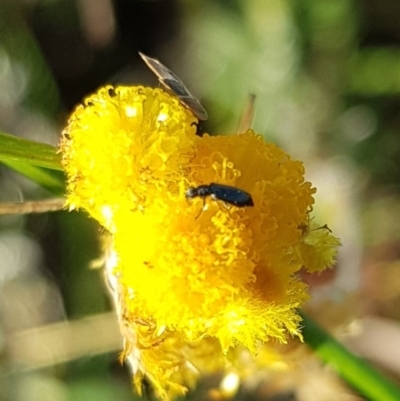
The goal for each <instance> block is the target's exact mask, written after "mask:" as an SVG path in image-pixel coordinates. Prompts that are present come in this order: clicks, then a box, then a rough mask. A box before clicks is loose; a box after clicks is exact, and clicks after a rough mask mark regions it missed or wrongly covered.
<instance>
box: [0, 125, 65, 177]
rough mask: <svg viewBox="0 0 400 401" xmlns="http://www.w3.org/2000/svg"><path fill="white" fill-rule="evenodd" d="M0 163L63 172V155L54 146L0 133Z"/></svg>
mask: <svg viewBox="0 0 400 401" xmlns="http://www.w3.org/2000/svg"><path fill="white" fill-rule="evenodd" d="M0 161H5V162H7V161H10V162H13V161H14V162H22V163H26V164H30V165H34V166H38V167H45V168H47V169H50V170H59V171H62V167H61V155H60V154H58V153H57V149H56V148H55V147H54V146H50V145H46V144H44V143H40V142H35V141H31V140H28V139H23V138H18V137H16V136H13V135H8V134H5V133H3V132H0Z"/></svg>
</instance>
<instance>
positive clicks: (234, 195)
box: [185, 182, 254, 207]
mask: <svg viewBox="0 0 400 401" xmlns="http://www.w3.org/2000/svg"><path fill="white" fill-rule="evenodd" d="M185 196H186V198H195V197H197V196H198V197H200V198H206V197H207V196H210V197H211V198H212V199H214V200H220V201H223V202H226V203H229V204H231V205H234V206H238V207H243V206H254V202H253V198H252V197H251V195H250V194H249V193H248V192H246V191H243V189H239V188H236V187H231V186H230V185H222V184H215V183H213V182H212V183H211V184H209V185H199V186H198V187H191V188H188V189H187V191H186V192H185Z"/></svg>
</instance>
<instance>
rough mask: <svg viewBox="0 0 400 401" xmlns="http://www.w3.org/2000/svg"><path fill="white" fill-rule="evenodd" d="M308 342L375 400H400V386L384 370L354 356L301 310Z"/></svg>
mask: <svg viewBox="0 0 400 401" xmlns="http://www.w3.org/2000/svg"><path fill="white" fill-rule="evenodd" d="M301 316H302V318H303V323H304V328H303V330H302V333H303V337H304V341H305V342H306V344H307V345H309V346H310V347H311V348H312V349H313V350H314V351H315V352H316V353H317V355H318V356H319V358H320V359H321V360H323V361H324V362H326V363H328V364H329V365H331V366H333V367H334V368H335V370H336V371H337V372H338V373H339V375H340V376H341V377H342V378H343V379H345V380H346V381H347V382H348V383H349V384H350V385H351V386H352V387H354V388H355V389H356V390H357V391H358V392H360V393H361V394H362V395H363V396H365V397H367V399H368V400H371V401H399V400H400V388H399V387H398V386H396V384H395V383H393V382H392V381H390V380H388V379H387V378H385V377H384V376H383V375H382V374H381V373H380V372H378V371H377V370H375V369H374V368H373V367H372V366H370V365H369V364H368V363H366V362H365V361H364V360H363V359H361V358H359V357H357V356H355V355H353V354H352V353H351V352H349V351H348V350H347V349H346V348H344V347H343V346H342V345H341V344H340V343H339V342H338V341H336V340H335V339H334V338H333V337H332V336H331V335H330V334H329V333H327V332H326V331H325V330H323V329H322V328H321V327H320V326H319V325H317V323H315V322H314V321H313V320H312V319H311V318H309V317H308V316H307V315H305V314H304V313H301Z"/></svg>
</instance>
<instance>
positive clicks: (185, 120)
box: [60, 87, 338, 399]
mask: <svg viewBox="0 0 400 401" xmlns="http://www.w3.org/2000/svg"><path fill="white" fill-rule="evenodd" d="M196 122H197V120H196V119H195V118H194V117H193V115H192V114H191V112H190V111H189V110H187V109H185V108H184V107H183V106H182V105H181V104H180V103H179V101H178V100H177V98H175V97H174V96H171V95H169V94H167V93H165V92H163V91H162V90H160V89H150V88H144V87H117V88H112V87H106V88H104V89H101V90H100V91H99V92H98V93H97V94H95V95H93V96H91V97H89V98H87V99H86V101H85V104H84V105H83V106H79V107H78V108H77V109H76V110H75V112H74V114H73V115H72V117H71V119H70V121H69V124H68V127H67V128H66V129H65V130H64V133H63V138H62V141H61V147H60V149H61V152H62V155H63V165H64V168H65V171H66V174H67V180H68V186H67V188H68V193H67V196H68V204H69V206H70V208H83V209H85V210H87V211H88V212H89V213H90V214H91V215H92V216H93V217H94V218H96V219H97V220H98V221H99V222H100V223H101V224H102V225H103V226H104V227H105V228H107V229H108V230H109V231H110V232H111V233H112V245H111V251H110V254H112V255H113V258H112V263H111V264H110V266H111V268H110V269H109V270H108V271H109V281H110V282H114V287H113V291H114V298H115V299H116V304H117V311H118V314H119V318H120V324H121V331H122V334H123V336H124V339H125V343H126V347H125V351H124V353H123V356H124V357H125V358H127V359H128V361H129V363H130V365H131V366H132V368H133V371H134V373H135V384H136V387H137V388H138V389H139V391H140V383H141V379H142V377H144V376H146V377H147V378H148V380H150V381H151V383H152V384H153V385H154V388H155V389H156V392H157V394H158V396H159V397H161V398H163V399H170V398H172V397H174V396H177V395H180V394H183V393H185V391H186V390H187V388H188V387H191V386H193V385H194V384H195V382H196V380H197V378H198V377H199V375H200V374H203V373H206V372H213V371H215V370H227V369H229V368H230V367H232V366H236V365H238V364H240V363H241V361H240V360H239V359H238V358H237V357H236V356H235V355H240V354H241V353H240V352H237V350H238V349H247V350H249V351H250V353H252V354H253V355H254V354H255V353H257V351H258V349H259V347H260V345H261V344H263V343H265V342H267V341H269V340H274V341H278V342H280V343H285V342H286V340H287V337H288V335H292V336H298V337H301V334H300V331H299V323H300V320H301V319H300V317H299V316H298V314H297V313H296V310H297V309H298V308H300V307H301V306H302V304H303V303H304V302H305V300H307V298H308V293H307V287H306V285H305V284H304V283H302V282H301V281H300V280H299V279H298V278H297V275H296V273H297V272H298V271H299V270H300V269H301V268H302V266H303V265H308V264H310V265H312V266H311V269H312V270H313V271H315V270H321V269H323V268H325V267H327V265H328V264H329V262H333V260H334V257H335V254H336V249H337V245H338V243H337V242H335V240H336V239H334V237H333V236H332V235H331V233H330V231H328V230H320V233H318V234H317V235H315V234H312V236H310V235H305V232H307V233H308V232H310V233H314V231H312V230H309V229H308V228H307V227H308V221H309V213H310V211H311V210H312V205H313V202H314V199H313V194H314V193H315V189H314V188H312V185H311V184H310V183H309V182H306V181H305V180H304V167H303V164H302V163H301V162H299V161H295V160H292V159H291V158H290V156H289V155H287V154H286V153H285V152H284V151H283V150H282V149H280V148H278V147H277V146H275V145H273V144H267V143H265V142H264V141H263V139H262V137H261V136H260V135H256V134H255V133H254V132H253V131H251V130H249V131H248V132H246V133H244V134H240V135H229V136H215V137H211V136H209V135H204V136H203V137H199V136H196V126H195V123H196ZM210 183H218V184H225V185H230V186H234V187H237V188H240V189H242V190H244V191H246V192H248V193H250V194H251V196H252V199H253V201H254V206H253V207H237V206H232V205H227V204H225V203H224V202H222V201H218V200H214V199H211V198H210V197H207V198H199V197H195V198H193V199H187V198H186V196H185V191H186V190H187V189H188V188H189V187H196V186H198V185H208V184H210ZM321 233H323V235H322V234H321ZM319 241H322V242H323V243H324V245H323V246H322V247H323V248H324V249H327V244H329V245H330V256H329V260H328V258H327V257H321V253H320V249H321V247H320V246H319ZM306 245H307V249H306V250H305V246H306ZM313 258H314V259H313ZM317 265H318V266H317Z"/></svg>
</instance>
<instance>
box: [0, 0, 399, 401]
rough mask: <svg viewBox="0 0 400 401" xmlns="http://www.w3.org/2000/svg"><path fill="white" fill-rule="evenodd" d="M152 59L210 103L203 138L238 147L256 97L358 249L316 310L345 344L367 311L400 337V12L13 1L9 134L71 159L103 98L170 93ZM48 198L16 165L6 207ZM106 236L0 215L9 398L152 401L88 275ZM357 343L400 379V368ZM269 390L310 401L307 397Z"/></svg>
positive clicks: (350, 5)
mask: <svg viewBox="0 0 400 401" xmlns="http://www.w3.org/2000/svg"><path fill="white" fill-rule="evenodd" d="M138 51H142V52H144V53H145V54H148V55H149V56H151V57H155V58H157V59H160V60H161V61H162V62H163V63H164V64H165V65H167V66H168V67H169V68H171V70H173V71H174V72H175V73H176V74H177V75H178V76H179V77H181V78H182V80H183V81H184V82H185V83H186V84H187V86H188V88H189V89H190V90H191V92H192V93H193V94H194V95H195V96H196V97H198V98H199V99H201V101H202V103H203V104H204V106H205V107H206V109H207V110H208V113H209V120H208V121H206V122H204V123H202V124H201V125H200V129H201V130H202V131H203V132H209V133H212V134H230V133H235V132H236V131H237V127H238V122H239V120H240V115H241V113H242V111H243V109H244V108H245V106H246V101H247V98H248V95H249V94H255V95H256V99H257V100H256V113H255V119H254V123H253V128H254V130H255V131H257V132H258V133H261V134H262V135H264V136H265V138H266V139H267V140H269V141H272V142H275V143H277V144H278V145H280V146H282V147H283V148H285V149H286V150H287V151H288V152H289V153H290V154H292V155H293V157H295V158H300V159H302V160H304V163H305V166H306V171H307V178H308V179H309V180H311V181H312V182H313V184H314V185H315V186H316V187H317V188H318V194H317V204H316V209H315V213H316V215H317V217H318V219H319V220H320V221H321V222H322V223H328V225H329V227H330V228H332V230H333V231H334V233H335V234H336V235H337V236H339V237H340V238H341V239H342V242H343V248H342V250H341V254H340V257H339V260H338V266H337V267H336V268H335V270H334V273H333V274H332V275H331V276H329V277H328V278H326V279H325V280H320V281H321V282H319V283H317V282H313V281H312V280H311V281H310V283H311V284H312V286H313V292H314V295H315V297H314V300H313V302H312V303H311V304H310V310H311V311H314V314H315V317H316V318H318V316H319V314H320V315H321V310H323V311H325V312H327V310H328V311H329V313H325V316H320V317H321V319H322V320H324V319H325V321H326V323H327V324H328V326H329V325H330V327H331V328H332V330H335V329H336V328H337V327H339V326H340V325H341V324H347V323H351V322H352V321H353V322H354V321H355V319H356V318H359V317H362V316H366V315H368V316H373V317H376V318H379V319H384V321H385V322H386V323H388V324H390V327H392V328H393V327H394V328H395V329H396V330H399V326H398V324H399V319H400V308H399V306H400V274H399V270H400V262H398V261H399V257H400V242H399V239H400V224H399V222H398V220H399V212H400V202H399V195H400V168H399V167H400V113H399V112H400V2H398V1H395V0H382V1H380V2H378V1H373V0H363V1H362V0H358V1H355V0H301V1H299V0H297V1H295V0H264V1H263V0H231V1H223V0H193V1H177V0H140V1H139V0H114V1H113V0H74V1H73V0H2V1H1V2H0V131H3V132H7V133H10V134H13V135H16V136H20V137H24V138H29V139H33V140H36V141H40V142H45V143H49V144H53V145H56V144H57V143H58V139H59V136H60V132H61V130H62V127H63V125H64V124H65V123H66V120H67V118H68V114H69V113H70V112H71V111H72V110H73V108H74V106H75V105H76V104H77V103H79V102H80V101H81V100H82V98H83V97H85V96H86V95H88V94H90V93H91V92H93V91H95V90H96V89H98V88H99V87H100V86H102V85H104V84H106V83H112V84H145V85H151V86H157V85H158V84H157V80H156V78H155V77H154V76H153V75H152V73H151V72H150V71H149V70H148V69H147V67H146V66H145V65H144V63H143V62H142V61H141V59H140V58H139V56H138ZM47 196H49V194H48V193H47V192H46V191H45V190H44V189H41V188H40V187H38V186H37V185H36V184H34V183H32V182H30V181H29V180H27V179H25V178H23V177H22V176H20V175H18V174H17V173H14V172H12V171H11V170H9V169H7V168H6V167H1V168H0V201H3V202H10V201H15V202H18V201H21V200H35V199H43V198H45V197H47ZM99 232H100V229H99V227H98V226H97V224H96V223H95V222H94V221H93V220H90V219H89V218H88V217H87V216H86V215H84V214H83V213H82V214H77V213H67V212H56V213H51V214H43V215H29V216H21V215H13V216H1V217H0V400H7V401H36V400H41V401H45V400H47V399H48V400H52V401H67V400H80V401H89V400H96V401H103V400H104V401H106V400H114V399H117V400H119V401H124V400H133V399H135V397H136V396H135V395H134V394H133V393H132V390H131V378H130V373H129V372H128V369H127V368H126V367H121V366H120V364H119V363H118V361H117V358H118V352H119V351H118V350H119V349H120V348H121V347H122V340H121V339H120V338H119V335H118V328H117V326H116V323H115V322H114V318H113V315H112V314H111V313H110V311H111V309H112V308H111V303H110V301H109V299H108V296H107V293H106V290H105V286H104V284H103V282H102V275H101V272H100V271H99V270H96V269H90V268H89V267H90V266H91V265H93V263H92V262H93V260H94V259H96V258H99V257H100V251H99V240H98V237H99ZM349 299H352V302H349ZM354 300H355V301H354ZM327 304H329V305H330V306H329V309H326V305H327ZM396 333H397V334H399V331H396ZM374 341H375V342H374V343H368V345H366V346H365V349H368V348H369V347H373V348H377V347H378V348H379V343H382V340H380V338H379V337H378V338H377V337H376V336H375V338H374ZM385 341H386V342H387V343H388V344H392V345H393V347H392V349H391V351H390V353H391V354H392V356H393V355H395V356H396V357H397V360H400V355H399V354H400V347H399V346H398V343H397V346H396V343H391V341H393V338H392V337H391V339H390V340H385ZM353 347H355V349H356V350H357V351H359V352H360V353H362V354H363V352H364V355H365V356H366V357H367V358H368V359H370V360H372V361H373V362H376V363H377V364H378V365H380V366H383V367H384V368H385V371H387V372H390V374H391V375H392V376H393V377H394V378H397V379H398V378H399V377H400V367H399V365H398V363H397V365H396V364H389V363H386V362H384V361H382V360H377V359H379V356H378V357H377V356H376V355H375V356H374V355H370V354H368V352H367V351H365V350H362V349H361V350H360V349H357V347H356V345H354V344H353ZM384 352H385V351H384V350H380V351H379V352H378V354H379V355H380V356H382V355H383V354H384ZM266 382H268V381H267V380H266ZM266 385H267V386H268V385H269V384H268V383H267V384H266ZM267 393H268V392H264V393H263V392H261V395H260V394H258V395H259V396H260V397H261V398H260V399H270V400H272V399H278V398H274V397H281V398H279V399H282V400H283V399H287V400H300V401H301V400H303V399H305V398H302V396H301V392H299V391H298V388H297V386H296V384H292V385H291V386H288V387H285V389H284V390H282V392H279V391H278V392H277V393H276V394H270V393H268V394H267ZM205 397H206V395H204V394H203V395H201V399H205ZM238 397H239V398H240V399H246V397H250V396H249V394H248V393H246V391H245V392H244V393H241V394H239V396H238ZM282 397H286V398H282ZM249 399H250V398H249ZM252 399H254V398H252ZM310 399H311V398H307V400H310ZM315 399H318V398H315ZM320 399H322V398H320ZM324 399H327V398H324ZM329 399H330V398H329ZM334 399H340V398H334V396H333V398H332V400H334Z"/></svg>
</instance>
